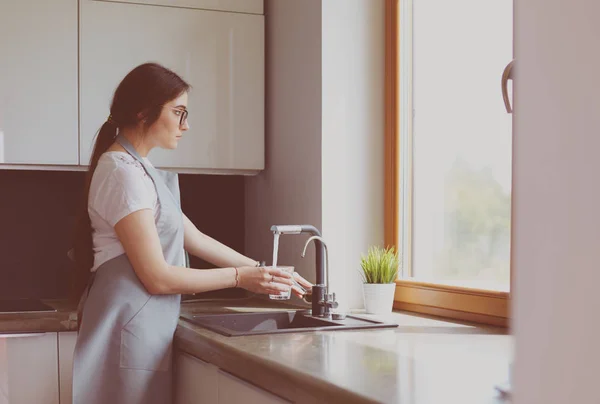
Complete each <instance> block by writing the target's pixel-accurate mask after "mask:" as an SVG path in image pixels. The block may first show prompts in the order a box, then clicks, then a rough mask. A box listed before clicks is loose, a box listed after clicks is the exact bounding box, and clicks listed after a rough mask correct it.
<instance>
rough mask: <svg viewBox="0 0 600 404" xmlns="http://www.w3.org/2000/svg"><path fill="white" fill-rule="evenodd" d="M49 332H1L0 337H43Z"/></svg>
mask: <svg viewBox="0 0 600 404" xmlns="http://www.w3.org/2000/svg"><path fill="white" fill-rule="evenodd" d="M46 334H48V333H47V332H34V333H26V334H0V339H2V338H31V337H43V336H44V335H46Z"/></svg>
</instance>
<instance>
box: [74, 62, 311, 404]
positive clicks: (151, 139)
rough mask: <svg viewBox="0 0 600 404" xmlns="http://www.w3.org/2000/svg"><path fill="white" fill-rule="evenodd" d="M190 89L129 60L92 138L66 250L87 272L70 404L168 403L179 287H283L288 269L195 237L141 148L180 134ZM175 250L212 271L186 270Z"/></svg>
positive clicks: (173, 184)
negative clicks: (126, 71)
mask: <svg viewBox="0 0 600 404" xmlns="http://www.w3.org/2000/svg"><path fill="white" fill-rule="evenodd" d="M189 88H190V86H189V85H188V84H187V83H186V82H185V81H184V80H182V79H181V78H180V77H179V76H177V74H175V73H174V72H172V71H170V70H168V69H166V68H164V67H162V66H160V65H157V64H152V63H148V64H143V65H141V66H138V67H136V68H135V69H133V70H132V71H131V72H130V73H129V74H127V76H126V77H125V78H124V79H123V81H122V82H121V83H120V84H119V86H118V87H117V89H116V91H115V94H114V97H113V101H112V105H111V108H110V115H109V117H108V119H107V121H106V122H105V123H104V124H103V125H102V127H101V128H100V131H99V133H98V137H97V139H96V144H95V146H94V152H93V155H92V159H91V163H90V168H89V172H88V177H87V182H86V187H85V193H84V195H85V198H84V207H83V209H82V214H81V217H80V220H79V221H78V225H77V231H76V235H77V237H76V245H75V248H74V252H75V261H76V263H77V266H78V268H79V269H81V270H83V271H84V272H81V273H84V274H90V272H91V274H92V276H91V279H90V280H89V281H88V282H87V284H88V287H87V288H86V290H85V292H84V293H83V297H82V303H81V306H82V313H81V314H82V316H81V317H80V330H79V336H78V339H77V345H76V348H75V356H74V365H73V402H74V403H75V404H95V403H98V404H107V403H110V404H118V403H127V404H138V403H139V404H142V403H144V404H145V403H157V404H158V403H160V404H165V403H169V402H171V345H172V340H173V334H174V332H175V328H176V326H177V321H178V318H179V304H180V294H181V293H198V292H205V291H210V290H217V289H223V288H228V287H240V288H244V289H247V290H249V291H252V292H256V293H265V294H267V293H279V292H281V291H285V290H288V289H289V288H290V286H291V285H292V281H291V277H290V275H289V274H287V273H286V272H283V271H281V270H278V269H276V268H264V267H259V266H258V264H257V262H256V261H254V260H252V259H250V258H248V257H245V256H244V255H242V254H239V253H237V252H236V251H234V250H232V249H230V248H229V247H226V246H225V245H223V244H221V243H219V242H217V241H216V240H214V239H212V238H210V237H208V236H205V235H204V234H202V233H201V232H200V231H199V230H198V229H197V228H196V227H195V226H194V224H193V223H192V222H191V221H190V220H189V219H188V218H187V217H186V216H185V215H184V214H183V213H182V211H181V208H180V203H179V188H178V183H177V176H176V174H174V173H167V172H163V171H158V170H156V169H155V168H154V167H153V166H152V164H151V163H150V162H149V161H148V159H147V155H148V153H149V152H150V150H152V149H153V148H155V147H161V148H166V149H175V148H176V147H177V144H178V142H179V140H180V139H181V137H182V135H183V133H184V132H185V131H187V130H188V129H189V125H188V122H187V115H188V111H187V99H188V95H187V92H188V90H189ZM184 250H185V251H188V252H189V253H191V254H193V255H195V256H198V257H200V258H202V259H204V260H206V261H208V262H212V263H213V264H214V265H217V266H219V268H214V269H209V270H196V269H191V268H186V267H185V266H184V265H185V251H184ZM298 281H299V283H300V284H302V285H303V286H306V287H311V286H312V285H311V284H310V283H308V282H307V281H306V280H304V279H302V278H300V277H298ZM292 289H293V291H294V293H296V294H298V295H299V294H300V291H299V290H298V289H296V288H295V287H293V288H292Z"/></svg>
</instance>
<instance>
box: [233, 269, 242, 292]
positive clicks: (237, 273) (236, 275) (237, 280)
mask: <svg viewBox="0 0 600 404" xmlns="http://www.w3.org/2000/svg"><path fill="white" fill-rule="evenodd" d="M233 269H235V286H234V288H237V287H238V285H239V283H240V279H239V275H240V274H239V272H238V269H237V268H236V267H233Z"/></svg>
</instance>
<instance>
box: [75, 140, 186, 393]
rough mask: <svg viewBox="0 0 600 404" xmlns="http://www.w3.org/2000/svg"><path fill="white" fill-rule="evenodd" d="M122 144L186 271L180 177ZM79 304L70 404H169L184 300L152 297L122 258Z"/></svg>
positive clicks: (175, 259)
mask: <svg viewBox="0 0 600 404" xmlns="http://www.w3.org/2000/svg"><path fill="white" fill-rule="evenodd" d="M117 142H119V143H120V144H121V145H122V146H123V147H124V148H125V149H126V150H127V152H129V154H131V155H132V156H133V157H134V158H135V159H136V160H138V161H139V162H140V163H142V165H143V166H144V169H145V170H146V172H147V173H148V175H149V176H150V178H152V181H153V182H154V186H155V188H156V192H157V194H158V200H159V203H160V207H159V211H160V212H159V214H158V218H157V219H156V227H157V230H158V235H159V237H160V243H161V246H162V251H163V254H164V257H165V260H166V262H167V263H168V264H169V265H177V266H183V265H184V264H185V263H184V261H185V258H184V251H183V215H182V212H181V208H180V203H179V185H178V179H177V174H175V173H169V172H166V171H159V170H156V169H154V168H153V167H151V166H150V165H148V164H146V163H145V162H144V160H142V158H141V157H140V156H139V155H138V153H137V152H136V151H135V149H134V148H133V146H132V145H131V144H130V143H129V142H128V141H127V139H125V138H124V137H123V136H118V137H117ZM82 299H83V300H82V303H81V304H82V305H83V318H82V322H81V324H80V329H79V335H78V337H77V345H76V347H75V354H74V359H73V404H154V403H156V404H168V403H171V402H172V387H171V386H172V361H171V350H172V342H173V334H174V333H175V328H176V327H177V322H178V319H179V307H180V305H179V304H180V300H181V296H180V295H151V294H150V293H148V292H147V291H146V288H145V287H144V285H143V284H142V283H141V282H140V280H139V279H138V277H137V275H136V274H135V272H134V270H133V267H132V265H131V263H130V262H129V259H128V258H127V255H126V254H123V255H120V256H118V257H116V258H113V259H111V260H109V261H107V262H105V263H104V264H102V265H101V266H100V267H99V268H98V269H97V271H96V272H95V274H94V275H93V278H92V281H91V282H90V284H89V286H88V289H87V291H86V292H85V293H84V296H83V298H82Z"/></svg>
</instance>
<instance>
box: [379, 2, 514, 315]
mask: <svg viewBox="0 0 600 404" xmlns="http://www.w3.org/2000/svg"><path fill="white" fill-rule="evenodd" d="M401 1H405V0H385V2H386V3H385V158H384V163H385V179H384V180H385V195H384V200H385V208H384V215H385V224H384V240H385V245H386V246H394V247H395V248H396V249H397V250H398V251H402V249H401V248H400V247H401V246H400V242H401V240H399V236H398V235H399V232H398V230H399V228H400V227H399V226H400V225H404V226H412V223H411V222H412V209H411V206H408V212H409V213H410V214H409V215H407V221H408V222H407V223H402V224H401V223H400V191H401V189H402V185H403V184H401V180H402V176H401V175H400V174H401V173H400V168H401V167H402V164H400V163H401V162H400V159H399V158H400V156H401V155H402V154H401V150H402V149H401V148H402V147H403V145H402V144H401V142H400V131H399V128H400V126H399V124H400V123H401V122H400V117H399V115H400V114H399V111H400V107H401V106H402V105H401V104H400V100H401V99H402V98H401V97H400V96H401V90H402V89H401V86H400V77H399V76H400V75H399V74H398V73H399V72H398V67H399V66H400V64H399V62H400V52H399V32H400V31H399V28H400V14H399V12H400V2H401ZM406 177H407V178H410V175H407V176H406ZM411 188H412V187H411ZM411 192H412V191H411ZM406 199H407V200H412V198H410V197H409V198H406ZM512 203H513V202H512V200H511V204H512ZM409 230H410V227H409ZM512 232H513V230H512V226H511V246H512V240H513V233H512ZM411 233H412V231H409V234H411ZM406 244H407V245H408V246H409V248H408V249H409V250H410V249H411V248H410V245H411V243H410V240H407V243H406ZM512 251H513V249H512V248H511V258H512ZM410 258H411V257H410V256H409V257H408V262H410V261H411V259H410ZM510 278H511V292H512V290H513V286H514V285H513V279H514V277H513V275H512V265H511V276H510ZM511 292H498V291H490V290H481V289H472V288H466V287H458V286H448V285H443V284H435V283H427V282H419V281H417V280H408V279H397V280H396V291H395V295H394V309H397V310H405V311H411V312H417V313H422V314H428V315H434V316H440V317H444V318H450V319H456V320H462V321H470V322H475V323H483V324H491V325H496V326H501V327H508V326H509V322H510V297H511Z"/></svg>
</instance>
